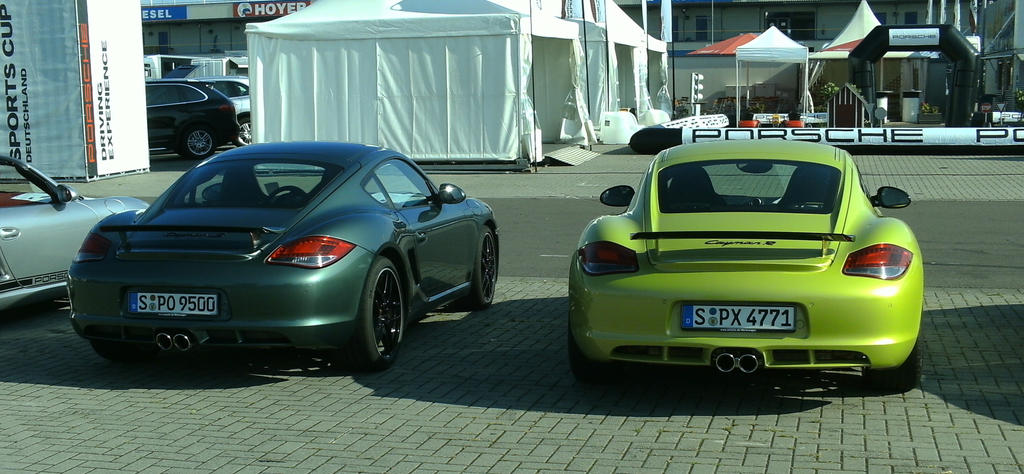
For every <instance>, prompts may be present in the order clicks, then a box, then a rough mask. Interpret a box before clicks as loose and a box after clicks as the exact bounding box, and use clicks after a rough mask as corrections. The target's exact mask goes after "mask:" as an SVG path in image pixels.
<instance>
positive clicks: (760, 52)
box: [736, 26, 810, 123]
mask: <svg viewBox="0 0 1024 474" xmlns="http://www.w3.org/2000/svg"><path fill="white" fill-rule="evenodd" d="M741 63H748V64H749V63H791V64H802V65H803V73H804V74H803V84H802V85H801V87H799V88H798V90H800V91H802V95H801V97H802V98H803V100H801V101H800V102H801V105H802V107H803V110H802V111H804V112H806V111H807V102H808V100H810V99H809V97H810V94H809V92H808V87H807V86H808V85H807V47H806V46H803V45H801V44H800V43H797V42H796V41H793V40H791V39H789V37H788V36H786V34H785V33H783V32H781V31H779V29H778V28H776V27H774V26H772V27H771V28H768V29H767V30H765V32H764V33H761V34H760V35H758V36H757V38H754V39H753V40H751V41H750V42H749V43H747V44H744V45H742V46H740V47H738V48H736V84H737V87H736V103H737V104H741V103H742V102H740V87H739V86H738V84H740V64H741ZM740 108H741V107H736V123H739V120H740Z"/></svg>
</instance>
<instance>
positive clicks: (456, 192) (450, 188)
mask: <svg viewBox="0 0 1024 474" xmlns="http://www.w3.org/2000/svg"><path fill="white" fill-rule="evenodd" d="M437 197H438V198H440V199H441V203H442V204H458V203H460V202H462V201H465V200H466V192H465V191H463V190H462V188H460V187H458V186H456V185H454V184H451V183H444V184H442V185H441V186H438V188H437Z"/></svg>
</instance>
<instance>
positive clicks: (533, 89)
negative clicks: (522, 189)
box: [520, 1, 544, 171]
mask: <svg viewBox="0 0 1024 474" xmlns="http://www.w3.org/2000/svg"><path fill="white" fill-rule="evenodd" d="M520 21H521V20H520ZM536 59H537V58H535V57H533V2H532V1H531V2H530V102H532V103H533V130H530V138H531V140H530V141H531V142H532V141H533V139H534V138H537V135H536V134H535V133H534V131H535V130H537V129H538V128H539V127H540V124H539V123H537V122H538V120H539V117H538V116H537V66H536V61H535V60H536ZM541 136H542V137H543V136H544V132H541ZM542 149H543V146H542V145H541V144H540V143H534V145H533V150H530V151H531V152H532V151H537V150H542ZM541 155H543V153H541ZM532 158H533V159H532V160H530V164H531V165H532V166H533V170H534V171H536V170H537V162H538V161H540V159H541V157H540V156H534V157H532Z"/></svg>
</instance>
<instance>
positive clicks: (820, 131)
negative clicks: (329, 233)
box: [682, 128, 1024, 146]
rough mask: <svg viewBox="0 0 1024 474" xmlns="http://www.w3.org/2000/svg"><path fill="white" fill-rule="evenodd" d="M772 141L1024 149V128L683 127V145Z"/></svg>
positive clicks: (838, 144)
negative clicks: (737, 141) (1009, 147)
mask: <svg viewBox="0 0 1024 474" xmlns="http://www.w3.org/2000/svg"><path fill="white" fill-rule="evenodd" d="M773 138H774V139H782V140H793V141H804V142H814V143H824V144H826V145H835V146H840V145H889V146H920V145H954V146H979V145H980V146H1007V145H1022V146H1024V128H684V129H683V133H682V144H690V143H702V142H709V141H731V140H763V139H773Z"/></svg>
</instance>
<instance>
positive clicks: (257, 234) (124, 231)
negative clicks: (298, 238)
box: [100, 224, 284, 250]
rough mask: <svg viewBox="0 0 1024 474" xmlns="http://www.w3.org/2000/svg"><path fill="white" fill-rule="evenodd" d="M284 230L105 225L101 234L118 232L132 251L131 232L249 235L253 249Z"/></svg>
mask: <svg viewBox="0 0 1024 474" xmlns="http://www.w3.org/2000/svg"><path fill="white" fill-rule="evenodd" d="M283 230H284V228H281V227H242V226H206V225H152V224H137V225H104V226H100V231H101V232H117V234H118V236H119V237H120V238H121V245H123V246H124V249H125V250H131V244H130V243H129V242H128V233H129V232H168V233H171V232H180V233H182V234H218V233H229V232H237V233H243V234H249V236H250V237H251V238H252V245H253V248H256V247H258V246H259V241H260V238H261V237H263V236H264V235H267V234H279V233H281V232H282V231H283Z"/></svg>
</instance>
